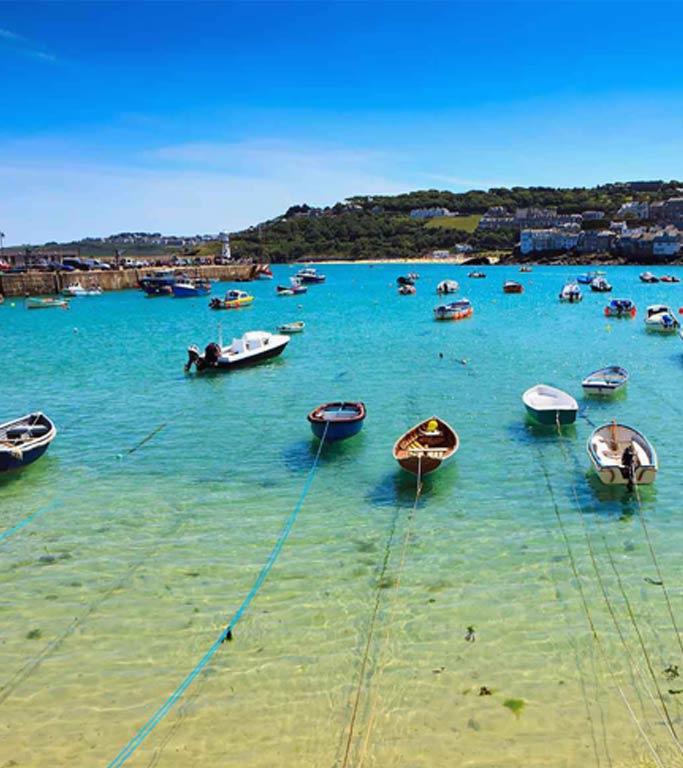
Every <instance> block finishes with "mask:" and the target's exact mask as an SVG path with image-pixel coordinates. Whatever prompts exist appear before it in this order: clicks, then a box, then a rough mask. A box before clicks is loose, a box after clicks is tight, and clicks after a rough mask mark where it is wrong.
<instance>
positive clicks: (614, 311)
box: [605, 299, 636, 317]
mask: <svg viewBox="0 0 683 768" xmlns="http://www.w3.org/2000/svg"><path fill="white" fill-rule="evenodd" d="M605 316H606V317H635V316H636V305H635V304H634V303H633V302H632V301H631V299H612V301H610V303H609V304H608V305H607V306H606V307H605Z"/></svg>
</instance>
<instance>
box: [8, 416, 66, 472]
mask: <svg viewBox="0 0 683 768" xmlns="http://www.w3.org/2000/svg"><path fill="white" fill-rule="evenodd" d="M56 434H57V429H56V428H55V425H54V424H53V423H52V422H51V421H50V419H48V417H47V416H46V415H45V414H44V413H29V414H28V415H27V416H22V417H21V418H20V419H14V421H8V422H6V423H5V424H0V473H4V472H11V471H13V470H15V469H21V468H22V467H26V466H28V465H29V464H32V463H33V462H34V461H36V459H39V458H40V457H41V456H42V455H43V454H44V453H45V451H47V449H48V447H49V445H50V443H51V442H52V440H53V439H54V438H55V435H56Z"/></svg>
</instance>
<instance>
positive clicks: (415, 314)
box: [0, 265, 683, 768]
mask: <svg viewBox="0 0 683 768" xmlns="http://www.w3.org/2000/svg"><path fill="white" fill-rule="evenodd" d="M415 268H417V269H418V271H419V272H420V274H421V279H420V280H419V281H418V284H417V293H416V294H415V295H414V296H399V295H397V292H396V286H395V280H396V277H398V275H400V274H402V273H403V272H405V271H408V270H411V269H415ZM321 269H322V271H324V272H325V273H326V274H327V276H328V278H327V282H326V283H325V284H324V285H314V286H311V287H310V288H309V291H308V293H307V294H306V295H304V296H295V297H287V298H284V297H276V296H275V284H276V283H278V282H283V281H285V280H286V278H287V277H288V276H289V275H290V274H292V271H291V269H290V268H288V267H285V266H283V267H276V268H275V270H274V271H275V280H274V281H272V282H258V283H253V284H251V285H250V286H248V288H249V290H250V291H252V292H253V293H254V295H255V297H256V300H255V301H254V304H253V306H252V307H251V308H248V309H244V310H239V311H228V312H222V313H217V312H212V311H210V310H209V309H208V306H207V305H208V301H207V300H206V298H203V299H202V298H200V299H186V300H173V299H165V298H163V299H146V298H144V297H143V296H142V294H140V293H138V292H133V291H129V292H121V293H109V294H105V295H104V296H102V297H100V298H94V299H81V300H74V301H72V302H71V309H70V310H68V311H62V310H44V311H30V312H29V311H26V310H24V309H23V307H22V305H21V303H20V302H19V303H16V302H15V306H14V307H12V306H10V302H9V301H8V302H6V303H5V305H4V306H2V307H0V328H1V329H2V339H3V343H2V345H1V347H0V364H1V366H2V371H3V383H4V386H3V408H2V410H3V420H6V419H10V418H13V417H15V416H18V415H22V414H24V413H27V412H29V411H31V410H36V409H40V410H43V411H45V412H46V413H47V414H48V415H49V416H50V417H51V418H52V419H53V420H54V421H55V422H56V424H57V427H58V430H59V434H58V436H57V438H56V440H55V441H54V443H53V444H52V446H51V448H50V450H49V452H48V453H47V454H46V456H45V457H44V458H43V459H42V460H40V461H39V462H38V463H36V464H35V465H33V466H32V467H30V468H29V469H27V470H25V471H24V472H23V473H21V474H17V475H14V476H12V477H8V478H4V479H2V480H0V494H1V495H0V534H1V533H2V531H6V530H8V529H9V528H11V527H12V526H14V525H16V524H18V523H20V522H21V521H23V520H24V519H26V518H27V517H28V516H30V515H32V514H34V513H36V512H38V511H40V510H44V509H45V507H46V505H50V506H49V508H48V509H47V510H46V511H44V512H42V513H41V515H40V516H39V517H37V518H36V519H35V520H33V521H31V522H30V523H29V524H27V525H26V526H24V527H23V528H21V529H20V530H19V531H17V532H16V533H14V534H12V535H11V536H9V537H7V538H6V539H5V540H3V541H0V580H1V590H0V685H2V689H1V690H0V758H1V759H0V766H10V765H11V766H21V768H28V767H33V766H45V765H68V766H70V767H73V768H76V767H78V766H93V765H102V766H106V765H107V764H108V763H109V762H110V761H111V760H112V759H113V758H114V757H115V756H116V754H117V753H118V752H119V751H120V750H121V749H122V748H123V747H124V746H125V744H126V743H127V742H128V741H129V739H130V738H132V737H133V736H134V735H135V733H136V732H137V730H138V729H139V728H140V727H141V726H142V725H143V724H144V723H145V722H146V720H147V719H148V718H149V717H150V716H151V715H152V713H153V712H154V711H155V710H156V709H157V708H158V707H159V706H160V705H161V704H162V703H163V701H164V700H165V699H166V697H167V696H168V695H169V694H170V693H171V692H172V691H173V690H174V689H175V687H176V686H177V685H178V684H179V683H180V682H181V681H182V679H183V678H184V677H185V675H186V674H187V673H188V672H189V671H190V670H191V669H192V668H193V667H194V665H195V664H196V663H197V662H198V660H199V659H200V658H201V656H202V655H203V654H204V653H205V651H206V650H207V649H208V648H209V647H210V646H211V644H212V643H213V642H214V641H215V639H216V638H217V637H218V636H219V634H220V632H221V631H222V630H223V628H224V627H225V625H226V624H227V621H228V620H229V619H230V617H231V616H232V615H233V614H234V612H235V611H236V610H237V608H238V607H239V605H240V603H241V602H242V600H243V599H244V597H245V596H246V594H247V593H248V592H249V590H250V588H251V586H252V584H253V582H254V580H255V579H256V576H257V574H258V572H259V569H260V568H261V566H262V564H263V563H264V561H265V560H266V558H267V556H268V554H269V552H270V551H271V548H272V547H273V545H274V544H275V541H276V539H277V537H278V535H279V533H280V531H281V530H282V527H283V525H284V523H285V521H286V519H287V517H288V515H289V514H290V513H291V511H292V510H293V508H294V506H295V504H296V501H297V499H298V497H299V494H300V493H301V491H302V488H303V486H304V483H305V480H306V477H307V473H308V471H309V469H310V468H311V465H312V463H313V460H314V457H315V453H316V449H317V443H316V442H315V441H314V440H313V439H312V436H311V433H310V429H309V425H308V423H307V421H306V414H307V412H308V411H310V410H312V409H313V408H314V407H315V406H317V405H319V404H320V403H322V402H325V401H328V400H341V399H345V400H355V399H358V400H363V401H364V402H365V404H366V406H367V409H368V416H367V419H366V423H365V426H364V428H363V430H362V432H361V433H360V434H359V435H358V436H357V437H356V438H354V439H353V440H351V441H348V442H346V443H342V444H338V445H334V446H327V447H325V448H324V449H323V452H322V455H321V459H320V463H319V466H318V469H317V474H316V475H315V478H314V480H313V482H312V484H311V487H310V490H309V492H308V495H307V496H306V499H305V502H304V504H303V507H302V510H301V513H300V515H299V517H298V519H297V521H296V523H295V525H294V528H293V530H292V533H291V535H290V537H289V539H288V541H287V543H286V544H285V547H284V549H283V551H282V554H281V555H280V557H279V559H278V561H277V563H276V564H275V567H274V568H273V570H272V572H271V574H270V576H269V578H268V580H267V581H266V583H265V585H264V586H263V588H262V589H261V591H260V592H259V593H258V595H257V597H256V599H255V601H254V602H253V603H252V604H251V606H250V608H249V610H248V611H247V612H246V614H245V615H244V617H243V618H242V619H241V620H240V622H239V623H238V624H237V626H236V627H235V630H234V633H233V634H234V639H233V641H232V642H231V643H226V644H225V645H224V646H222V647H221V649H220V650H219V651H218V652H217V654H216V655H215V656H214V658H213V660H212V662H211V664H210V665H209V667H208V669H207V670H206V672H205V673H204V674H203V675H202V676H200V677H199V678H198V679H197V680H196V681H195V682H194V683H193V685H192V686H191V687H190V689H189V690H188V691H187V692H186V693H185V695H184V696H183V698H182V699H181V700H180V702H179V704H178V705H177V706H176V707H175V708H174V709H173V710H172V711H171V712H170V714H169V715H168V716H167V717H166V718H165V719H164V720H163V721H162V723H161V724H160V725H159V726H158V727H157V728H156V729H155V730H154V731H153V733H152V734H151V735H150V737H149V738H148V739H147V741H145V743H144V744H143V745H142V746H141V748H140V749H139V750H138V751H137V752H136V753H135V755H134V756H133V757H132V758H131V759H130V760H129V763H128V764H130V765H135V766H173V767H174V768H175V767H176V766H188V765H203V766H214V765H222V766H225V765H235V766H237V765H240V766H244V765H248V766H273V765H280V766H345V765H349V766H351V765H353V766H361V765H365V766H382V767H384V766H402V767H403V766H411V767H412V766H416V767H417V766H420V767H423V766H424V767H425V768H426V767H427V766H442V765H460V766H472V767H476V768H484V767H487V768H488V767H493V766H502V765H511V766H518V765H522V764H523V765H525V766H553V768H555V767H557V768H560V767H562V768H579V766H614V767H615V768H616V767H617V766H654V765H657V760H659V761H660V764H663V765H666V766H672V765H679V764H683V759H682V757H681V751H680V750H679V748H678V747H677V745H676V742H675V739H674V738H673V737H672V735H671V733H670V731H669V729H667V727H666V724H665V722H666V721H665V712H664V708H663V706H662V701H661V699H663V701H664V706H665V707H666V711H667V712H668V715H669V717H670V719H671V722H672V725H673V729H674V732H675V734H676V735H681V736H682V737H683V719H682V716H683V710H682V707H681V702H683V693H681V694H680V695H679V694H678V693H669V690H672V691H678V690H679V689H683V682H681V678H678V679H675V678H673V679H671V680H669V679H668V678H667V676H666V675H665V674H664V671H663V670H664V669H665V668H666V667H667V666H669V665H676V664H678V665H680V668H681V672H682V674H683V653H682V650H681V646H680V643H679V640H678V638H677V635H676V632H675V630H674V628H673V622H672V620H671V617H670V614H669V611H668V609H667V604H666V600H665V598H666V597H667V596H668V598H669V599H670V601H671V605H672V608H673V612H674V617H675V618H677V620H678V621H679V622H680V624H681V625H682V626H683V612H682V611H681V608H682V603H681V600H682V597H683V595H682V593H681V568H680V555H679V553H680V551H681V549H683V532H682V531H681V526H680V525H679V513H680V509H681V506H683V486H681V483H680V477H681V471H682V470H683V458H682V457H681V454H680V450H679V434H680V423H681V417H682V415H683V404H682V403H681V401H680V396H679V393H680V381H681V376H682V375H683V345H681V340H680V339H679V338H678V336H673V337H663V336H658V335H655V334H651V333H647V332H646V331H645V329H644V323H643V317H644V310H645V307H646V305H647V304H650V303H653V304H654V303H657V302H660V301H661V302H665V303H670V304H671V305H672V306H673V307H674V309H676V310H677V309H678V307H679V306H682V305H683V291H682V290H681V288H680V286H678V285H675V284H674V285H666V284H659V285H646V284H642V283H640V282H639V281H638V277H637V276H638V273H639V271H641V270H640V269H638V268H633V269H631V268H625V267H618V268H617V267H615V268H608V269H607V270H606V271H607V279H608V280H609V281H610V282H611V283H612V284H613V285H614V292H613V294H611V295H612V296H616V297H629V298H632V299H633V300H634V301H635V302H636V304H637V306H638V315H637V317H636V318H635V319H634V320H617V319H610V320H607V319H606V318H605V317H604V315H603V311H602V310H603V307H604V306H605V304H606V303H607V301H608V299H609V296H605V295H599V294H591V293H590V292H585V293H584V301H583V302H582V303H581V304H577V305H563V304H560V303H559V302H558V301H557V294H558V293H559V290H560V288H561V287H562V285H563V283H564V281H565V279H566V278H569V277H573V276H575V274H576V270H573V269H572V268H535V269H534V271H533V272H532V273H530V274H523V275H520V274H519V273H518V272H517V270H516V269H514V268H489V269H487V270H486V272H487V274H488V277H487V278H486V279H485V280H470V279H468V278H467V277H466V274H467V271H468V270H467V268H459V267H454V266H450V265H419V266H417V267H415V266H413V265H410V266H403V267H401V265H391V266H390V265H376V266H373V267H370V266H368V265H355V266H341V265H326V266H324V267H322V268H321ZM679 276H683V272H681V271H680V270H679ZM446 278H453V279H456V280H458V281H459V282H460V286H461V289H460V294H459V296H466V297H467V298H469V299H470V300H471V301H472V304H473V306H474V316H473V317H472V318H471V319H469V320H464V321H461V322H451V323H435V322H434V321H433V319H432V308H433V307H434V306H435V305H436V304H437V303H438V298H437V296H436V292H435V289H436V284H437V283H438V282H439V281H440V280H442V279H446ZM506 279H520V280H521V282H523V283H524V285H525V292H524V293H523V294H522V295H505V294H503V292H502V285H503V282H504V280H506ZM226 287H227V286H225V285H219V286H216V289H215V291H214V293H216V294H218V293H220V292H222V291H224V290H225V288H226ZM294 320H304V321H305V322H306V330H305V332H304V333H303V334H301V335H298V336H293V337H292V340H291V342H290V344H289V346H288V347H287V349H286V350H285V352H284V354H283V355H282V356H281V357H280V358H278V359H276V360H274V361H272V362H270V363H267V364H264V365H262V366H257V367H254V368H250V369H245V370H242V371H238V372H234V373H231V374H225V375H208V376H207V375H203V376H202V375H189V376H188V375H186V374H185V373H184V372H183V364H184V363H185V360H186V352H185V350H186V348H187V346H188V345H189V344H191V343H196V344H198V345H199V346H200V347H203V346H205V344H207V343H208V342H209V341H212V340H216V338H217V324H218V322H221V323H222V334H223V338H224V341H227V340H229V339H230V338H231V337H232V336H233V335H241V334H242V333H243V332H244V331H247V330H252V329H263V330H271V331H272V330H274V329H275V327H276V326H277V325H279V324H281V323H283V322H291V321H294ZM76 330H77V332H76ZM608 364H619V365H622V366H624V367H626V368H627V369H628V370H629V372H630V374H631V380H630V382H629V385H628V392H627V394H626V395H625V396H622V397H620V398H619V399H618V400H616V401H614V402H611V403H610V402H602V401H600V400H596V399H586V398H583V397H582V395H581V387H580V381H581V378H582V377H583V376H584V375H586V374H587V373H589V372H590V371H592V370H595V369H597V368H599V367H602V366H604V365H608ZM539 382H544V383H547V384H552V385H555V386H558V387H560V388H562V389H564V390H566V391H568V392H570V393H571V394H573V395H574V396H575V397H576V398H577V399H578V400H579V403H580V406H581V416H580V418H579V419H578V420H577V423H576V425H575V426H574V427H570V428H567V429H565V430H564V432H563V435H562V437H561V438H560V437H558V435H557V434H556V433H555V432H554V431H553V430H552V429H551V430H549V431H548V430H542V429H538V428H534V427H533V426H531V425H530V424H528V423H527V422H526V420H525V414H524V408H523V405H522V402H521V394H522V392H523V391H524V390H525V389H527V388H528V387H530V386H532V385H534V384H536V383H539ZM431 415H438V416H440V417H442V418H444V419H446V420H447V421H448V422H449V423H450V424H451V425H452V426H453V427H454V428H455V429H456V430H457V432H458V434H459V436H460V440H461V446H460V449H459V451H458V453H457V454H456V456H455V458H454V459H453V460H452V462H451V463H450V464H449V465H447V466H445V467H443V468H442V469H440V470H439V472H437V473H435V474H434V475H433V476H430V477H428V478H426V479H425V483H424V488H423V492H422V495H421V497H420V499H419V501H418V503H417V506H416V507H415V508H414V501H415V483H414V479H413V478H412V477H410V476H409V475H407V474H405V473H402V472H401V471H400V470H399V469H398V467H397V465H396V464H395V462H394V460H393V458H392V455H391V448H392V446H393V443H394V441H395V440H396V438H397V437H398V436H399V435H400V434H401V433H402V432H404V431H405V430H406V429H407V428H408V427H409V426H412V425H413V424H414V423H416V422H418V421H420V420H422V419H424V418H427V417H429V416H431ZM612 418H616V419H618V420H620V421H623V422H625V423H627V424H631V425H633V426H635V427H636V428H638V429H639V430H640V431H642V432H643V433H644V434H645V435H646V436H648V437H649V438H650V439H651V440H652V441H653V443H654V444H655V446H656V448H657V451H658V453H659V457H660V473H659V475H658V478H657V480H656V483H655V484H654V485H653V486H652V487H649V488H642V489H641V490H640V493H639V496H638V497H636V496H629V495H627V494H625V493H624V492H623V491H621V490H619V491H615V490H613V489H609V488H606V487H604V486H602V485H601V484H600V483H599V481H598V480H597V479H596V477H595V476H594V475H593V473H592V472H590V471H589V460H588V457H587V455H586V452H585V442H586V438H587V437H588V435H589V434H590V432H591V430H592V426H591V424H596V425H597V424H600V423H604V422H605V421H608V420H610V419H612ZM146 438H149V439H147V440H146ZM641 510H642V512H643V515H644V520H645V524H646V525H645V528H644V527H643V525H642V523H641V517H640V511H641ZM646 533H647V534H649V537H650V541H651V544H652V551H653V552H654V553H655V557H656V563H657V564H658V566H659V568H660V570H661V573H662V574H663V577H664V581H665V585H666V590H663V588H662V587H661V586H657V585H655V584H652V583H651V581H657V580H658V574H657V570H656V567H655V563H654V562H653V557H652V553H651V551H650V548H649V546H648V539H647V536H646ZM572 563H573V565H572ZM575 573H576V574H578V577H579V578H578V581H577V579H576V577H575ZM589 619H590V621H591V622H592V623H593V626H594V627H595V631H596V634H597V640H596V639H594V637H593V635H592V634H591V630H590V626H589ZM470 626H472V627H474V630H475V635H474V637H475V640H474V641H473V642H472V641H468V640H466V639H465V636H466V634H467V631H468V627H470ZM639 634H640V638H641V639H639ZM648 662H649V663H650V665H651V668H652V671H653V673H654V677H653V675H652V674H650V672H649V670H648ZM482 686H483V687H485V688H487V689H489V690H490V691H491V692H492V693H491V695H479V694H480V690H481V688H482ZM658 688H659V692H660V693H661V699H660V695H659V693H658V690H657V689H658ZM513 700H520V701H521V702H522V704H521V705H515V703H514V701H513ZM519 706H521V711H520V710H519V708H518V707H519ZM515 709H517V712H515V711H513V710H515Z"/></svg>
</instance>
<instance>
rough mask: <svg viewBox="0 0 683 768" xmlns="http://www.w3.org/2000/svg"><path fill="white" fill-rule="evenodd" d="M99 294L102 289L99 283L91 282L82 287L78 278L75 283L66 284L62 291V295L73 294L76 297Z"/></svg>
mask: <svg viewBox="0 0 683 768" xmlns="http://www.w3.org/2000/svg"><path fill="white" fill-rule="evenodd" d="M101 295H102V289H101V288H100V286H99V285H95V283H91V284H90V285H89V286H88V287H87V288H84V287H83V285H82V284H81V282H80V281H78V280H77V281H76V282H75V283H69V285H67V286H66V288H65V289H64V290H63V291H62V296H75V297H78V298H83V297H86V296H101Z"/></svg>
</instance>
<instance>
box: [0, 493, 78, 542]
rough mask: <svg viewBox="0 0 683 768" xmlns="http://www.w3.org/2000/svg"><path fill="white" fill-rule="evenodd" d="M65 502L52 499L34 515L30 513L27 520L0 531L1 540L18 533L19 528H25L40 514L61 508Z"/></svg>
mask: <svg viewBox="0 0 683 768" xmlns="http://www.w3.org/2000/svg"><path fill="white" fill-rule="evenodd" d="M63 506H64V504H63V503H62V502H61V501H51V502H50V503H49V504H46V505H45V506H44V507H41V508H40V509H39V510H38V511H37V512H34V513H33V514H32V515H29V516H28V517H27V518H26V519H25V520H22V521H21V522H20V523H17V525H15V526H14V527H12V528H9V529H8V530H6V531H3V532H2V533H0V541H3V540H4V539H6V538H7V537H8V536H11V535H12V534H13V533H16V532H17V531H18V530H20V529H21V528H23V527H24V526H25V525H28V524H29V523H30V522H31V520H35V519H36V518H37V517H40V515H44V514H45V513H46V512H49V511H50V510H51V509H59V507H63Z"/></svg>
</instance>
